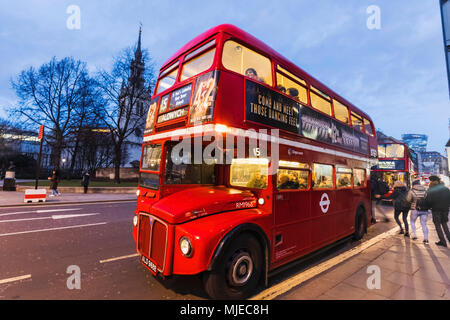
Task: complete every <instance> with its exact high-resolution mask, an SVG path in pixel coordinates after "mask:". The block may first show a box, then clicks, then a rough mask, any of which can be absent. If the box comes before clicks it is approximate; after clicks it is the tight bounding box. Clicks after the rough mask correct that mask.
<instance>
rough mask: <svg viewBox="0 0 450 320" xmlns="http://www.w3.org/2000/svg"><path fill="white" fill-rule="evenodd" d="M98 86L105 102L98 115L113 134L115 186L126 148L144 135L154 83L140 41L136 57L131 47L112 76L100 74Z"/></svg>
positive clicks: (118, 61)
mask: <svg viewBox="0 0 450 320" xmlns="http://www.w3.org/2000/svg"><path fill="white" fill-rule="evenodd" d="M145 65H147V67H145ZM97 82H98V86H99V87H100V89H101V91H102V92H103V98H104V100H105V101H106V103H105V104H104V105H103V107H102V108H99V109H98V110H97V112H99V113H100V112H101V113H102V116H103V117H102V119H103V123H104V126H105V127H107V128H108V129H109V131H110V137H111V142H112V145H113V149H114V174H115V182H116V183H120V166H121V165H122V164H123V163H124V162H125V157H126V152H127V151H126V144H127V142H128V141H130V139H132V138H133V136H139V135H140V136H141V135H142V133H143V132H144V126H145V118H146V114H147V112H148V107H149V102H150V98H151V89H150V88H151V87H152V86H153V85H154V82H155V76H154V68H153V64H152V63H151V61H150V58H149V54H148V51H147V50H143V51H141V48H140V41H139V43H138V46H137V48H136V50H135V51H134V57H133V50H132V48H131V47H129V48H126V49H124V50H122V52H121V53H120V54H119V55H118V56H117V57H116V58H115V59H114V64H113V68H112V70H111V71H110V72H107V71H105V70H102V71H99V72H98V75H97ZM138 133H140V134H138ZM140 138H141V139H142V137H140ZM140 143H142V140H140Z"/></svg>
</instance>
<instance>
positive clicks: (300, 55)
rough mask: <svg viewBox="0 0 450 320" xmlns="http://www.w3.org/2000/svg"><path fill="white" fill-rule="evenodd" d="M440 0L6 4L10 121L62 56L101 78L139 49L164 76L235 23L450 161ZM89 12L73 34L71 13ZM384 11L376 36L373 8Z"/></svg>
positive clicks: (2, 53)
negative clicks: (27, 72) (22, 86)
mask: <svg viewBox="0 0 450 320" xmlns="http://www.w3.org/2000/svg"><path fill="white" fill-rule="evenodd" d="M438 2H439V1H438V0H434V1H431V0H426V1H424V0H408V1H407V0H402V1H400V0H398V1H392V0H345V1H344V0H342V1H336V0H320V1H318V0H283V1H280V0H278V1H264V0H247V1H242V0H237V1H236V0H231V1H230V0H229V1H214V0H210V1H196V0H190V1H181V0H179V1H173V0H170V1H168V0H164V1H153V0H147V1H144V0H128V1H125V0H112V1H111V0H101V1H100V0H95V1H94V0H91V1H85V0H71V1H64V0H28V1H10V0H0V70H1V72H0V117H6V113H5V109H6V107H7V106H9V105H13V104H14V103H15V101H16V97H15V93H14V92H13V91H12V90H11V88H10V79H11V78H12V77H15V76H16V75H17V74H18V73H19V72H20V71H21V70H23V69H25V68H29V67H30V66H35V67H39V66H40V65H41V64H42V63H45V62H47V61H49V60H50V59H51V58H52V57H53V56H56V57H57V58H62V57H65V56H73V57H74V58H75V59H80V60H83V61H86V62H87V63H88V66H89V69H90V70H91V71H92V72H95V71H96V70H97V69H98V68H109V67H110V65H111V61H112V57H113V56H114V55H116V54H117V53H118V52H119V51H120V50H121V49H122V48H124V47H127V46H130V45H134V44H135V42H136V40H137V33H138V28H139V23H140V22H142V24H143V35H142V36H143V39H142V42H143V47H145V48H147V49H148V50H149V52H150V55H151V57H152V58H153V60H154V62H155V65H156V68H157V69H159V67H160V66H161V64H162V63H163V62H165V60H166V59H167V58H168V57H170V56H171V55H172V54H173V53H174V52H175V51H176V50H178V49H179V48H180V47H181V46H182V45H184V44H185V43H186V42H188V41H189V40H191V39H192V38H193V37H195V36H197V35H198V34H200V33H202V32H204V31H206V30H207V29H209V28H211V27H213V26H215V25H218V24H222V23H231V24H234V25H236V26H238V27H240V28H242V29H244V30H245V31H247V32H249V33H251V34H252V35H254V36H256V37H257V38H259V39H260V40H262V41H263V42H265V43H266V44H268V45H269V46H271V47H273V48H274V49H275V50H277V51H278V52H279V53H281V54H282V55H283V56H285V57H286V58H288V59H289V60H291V61H292V62H294V63H295V64H297V65H298V66H300V67H301V68H303V69H304V70H305V71H307V72H309V73H310V74H311V75H313V76H314V77H316V78H317V79H319V80H320V81H322V82H323V83H325V84H326V85H328V86H329V87H330V88H332V89H333V90H335V91H336V92H338V93H339V94H341V95H342V96H343V97H345V98H347V99H348V100H349V101H351V102H352V103H354V104H355V105H357V106H358V107H359V108H361V109H363V110H364V111H365V112H367V113H368V114H369V115H370V116H371V117H372V118H373V120H374V123H375V126H376V127H377V128H378V129H381V130H382V131H383V132H384V133H386V134H388V135H392V136H394V137H396V138H400V137H401V134H402V133H424V134H427V135H429V144H428V150H432V151H439V152H441V153H444V145H445V143H446V142H447V141H448V138H449V129H448V122H449V117H450V108H449V106H450V103H449V93H448V83H447V76H446V68H445V56H444V49H443V37H442V28H441V19H440V12H439V5H438ZM70 5H77V6H78V7H79V8H80V10H81V17H80V18H81V19H80V21H81V28H80V29H79V30H70V29H68V28H67V24H66V22H67V19H68V18H69V17H70V14H68V13H67V12H66V11H67V8H68V7H69V6H70ZM371 5H377V6H378V7H379V8H380V14H381V15H380V17H381V26H380V29H379V30H377V29H375V30H369V28H368V27H367V20H368V19H369V17H370V14H368V13H367V11H366V10H367V8H368V7H369V6H371Z"/></svg>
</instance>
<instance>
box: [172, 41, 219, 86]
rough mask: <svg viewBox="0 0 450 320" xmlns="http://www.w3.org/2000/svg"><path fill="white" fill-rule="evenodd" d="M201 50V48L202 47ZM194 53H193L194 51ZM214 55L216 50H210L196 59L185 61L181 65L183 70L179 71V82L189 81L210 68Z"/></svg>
mask: <svg viewBox="0 0 450 320" xmlns="http://www.w3.org/2000/svg"><path fill="white" fill-rule="evenodd" d="M202 48H203V47H202ZM194 53H195V51H194ZM215 53H216V48H212V49H210V50H208V51H206V52H204V53H202V54H201V55H199V56H197V57H196V58H194V59H192V60H189V61H187V62H186V63H184V64H183V69H182V71H181V79H180V81H183V80H186V79H189V78H190V77H193V76H195V75H197V74H199V73H201V72H203V71H205V70H207V69H209V68H210V67H211V66H212V63H213V60H214V54H215ZM190 57H191V55H188V56H186V58H185V59H188V58H190Z"/></svg>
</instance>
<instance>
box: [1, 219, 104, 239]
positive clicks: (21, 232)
mask: <svg viewBox="0 0 450 320" xmlns="http://www.w3.org/2000/svg"><path fill="white" fill-rule="evenodd" d="M104 224H107V222H99V223H91V224H80V225H76V226H69V227H59V228H50V229H39V230H30V231H20V232H12V233H3V234H0V237H6V236H14V235H18V234H26V233H36V232H46V231H54V230H64V229H73V228H84V227H92V226H100V225H104Z"/></svg>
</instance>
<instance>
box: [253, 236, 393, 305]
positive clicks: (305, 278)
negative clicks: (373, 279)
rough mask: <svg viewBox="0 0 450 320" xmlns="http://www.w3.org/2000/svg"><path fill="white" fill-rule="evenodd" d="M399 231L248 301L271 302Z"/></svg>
mask: <svg viewBox="0 0 450 320" xmlns="http://www.w3.org/2000/svg"><path fill="white" fill-rule="evenodd" d="M398 230H399V227H395V228H393V229H391V230H389V231H386V232H384V233H382V234H379V235H378V236H376V237H374V238H372V239H369V240H367V241H365V242H363V243H361V244H360V245H358V246H357V247H354V248H352V249H351V250H349V251H346V252H344V253H342V254H340V255H338V256H336V257H334V258H332V259H329V260H327V261H325V262H322V263H321V264H319V265H317V266H315V267H312V268H310V269H308V270H306V271H302V272H301V273H299V274H298V275H296V276H293V277H291V278H289V279H287V280H285V281H283V282H281V283H279V284H277V285H275V286H273V287H270V288H268V289H266V290H264V291H262V292H260V293H258V294H257V295H256V296H254V297H252V298H251V299H250V300H272V299H275V298H276V297H278V296H279V295H281V294H283V293H286V292H288V291H289V290H291V289H292V288H295V287H296V286H298V285H300V284H302V283H303V282H305V281H308V280H309V279H311V278H313V277H315V276H317V275H319V274H321V273H322V272H325V271H327V270H328V269H330V268H332V267H334V266H336V265H338V264H340V263H342V262H344V261H345V260H348V259H350V258H351V257H353V256H354V255H357V254H358V253H360V252H362V251H364V250H365V249H367V248H369V247H371V246H373V245H374V244H376V243H377V242H379V241H381V240H384V239H386V238H388V237H390V236H393V235H395V234H396V233H397V232H398Z"/></svg>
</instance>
